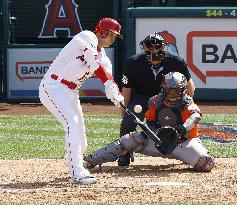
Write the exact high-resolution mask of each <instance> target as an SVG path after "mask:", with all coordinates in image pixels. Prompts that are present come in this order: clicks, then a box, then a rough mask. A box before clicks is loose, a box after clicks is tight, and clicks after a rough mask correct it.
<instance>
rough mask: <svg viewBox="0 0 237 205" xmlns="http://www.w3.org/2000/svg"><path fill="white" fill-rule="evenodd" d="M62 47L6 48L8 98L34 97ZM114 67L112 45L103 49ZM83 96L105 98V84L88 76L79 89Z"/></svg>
mask: <svg viewBox="0 0 237 205" xmlns="http://www.w3.org/2000/svg"><path fill="white" fill-rule="evenodd" d="M60 51H61V48H9V49H8V50H7V82H8V85H7V87H8V89H7V98H8V99H37V98H38V96H39V90H38V87H39V84H40V81H41V79H42V78H43V76H44V74H45V73H46V71H47V70H48V68H49V66H50V64H51V63H52V61H53V60H54V59H55V57H56V56H57V55H58V53H59V52H60ZM105 51H106V54H107V56H108V57H109V58H110V60H111V63H112V65H113V67H114V48H106V49H105ZM80 97H82V98H94V97H98V98H101V97H102V98H105V94H104V85H103V84H102V83H101V82H100V81H99V80H98V79H96V78H90V79H88V80H87V81H86V82H85V83H84V84H83V85H82V87H81V89H80Z"/></svg>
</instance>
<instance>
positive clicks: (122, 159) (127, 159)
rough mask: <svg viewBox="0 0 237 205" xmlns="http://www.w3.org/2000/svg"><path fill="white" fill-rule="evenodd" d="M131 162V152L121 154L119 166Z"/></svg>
mask: <svg viewBox="0 0 237 205" xmlns="http://www.w3.org/2000/svg"><path fill="white" fill-rule="evenodd" d="M129 164H130V153H127V154H125V155H121V156H120V157H119V159H118V166H129Z"/></svg>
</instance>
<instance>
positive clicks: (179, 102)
mask: <svg viewBox="0 0 237 205" xmlns="http://www.w3.org/2000/svg"><path fill="white" fill-rule="evenodd" d="M186 85H187V80H186V78H185V76H184V75H183V74H181V73H178V72H171V73H168V74H166V75H164V77H163V80H162V83H161V87H162V91H161V92H160V93H159V94H158V95H155V96H153V97H152V98H151V99H150V100H149V102H148V110H147V112H146V115H145V117H146V125H147V126H148V127H149V128H150V130H152V131H153V132H154V133H155V134H156V135H157V136H158V138H160V140H161V141H162V144H161V145H159V146H157V143H156V142H155V141H154V140H153V139H151V138H150V137H149V135H147V134H146V132H144V131H141V132H140V133H138V132H136V131H135V132H131V133H129V134H126V135H124V136H123V137H121V138H120V139H119V140H117V141H114V142H112V143H110V144H108V145H106V146H105V147H103V148H101V149H100V150H98V151H96V152H93V153H91V154H89V155H88V156H85V157H84V161H85V163H84V166H86V168H93V167H95V166H96V165H98V164H102V163H106V162H109V161H115V160H116V159H117V158H118V157H120V156H121V155H124V154H126V153H127V152H130V151H133V152H139V153H142V154H145V155H148V156H153V157H167V158H174V159H178V160H181V161H183V162H184V163H186V164H189V165H191V166H192V167H193V169H194V170H197V171H201V172H210V171H211V170H212V168H213V167H214V165H215V162H214V158H213V157H212V156H210V155H209V154H208V151H207V149H206V148H205V147H204V146H203V145H202V143H201V140H200V139H199V138H198V136H199V133H198V129H199V122H200V120H201V116H202V114H201V112H200V109H199V108H198V106H197V105H196V104H195V103H194V101H193V99H192V98H191V97H190V96H188V95H187V94H186Z"/></svg>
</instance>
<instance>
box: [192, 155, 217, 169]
mask: <svg viewBox="0 0 237 205" xmlns="http://www.w3.org/2000/svg"><path fill="white" fill-rule="evenodd" d="M214 166H215V161H214V158H213V157H211V156H201V157H200V158H199V160H198V161H197V162H196V164H195V165H194V167H193V169H194V170H196V171H201V172H210V171H211V170H212V168H213V167H214Z"/></svg>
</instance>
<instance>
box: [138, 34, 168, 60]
mask: <svg viewBox="0 0 237 205" xmlns="http://www.w3.org/2000/svg"><path fill="white" fill-rule="evenodd" d="M140 47H141V50H142V51H143V52H145V54H146V58H147V60H148V61H162V60H163V58H164V55H165V49H166V42H165V40H164V38H163V37H162V35H160V34H159V33H157V32H155V33H154V34H151V35H149V36H147V37H146V38H145V39H144V40H143V41H141V42H140Z"/></svg>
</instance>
